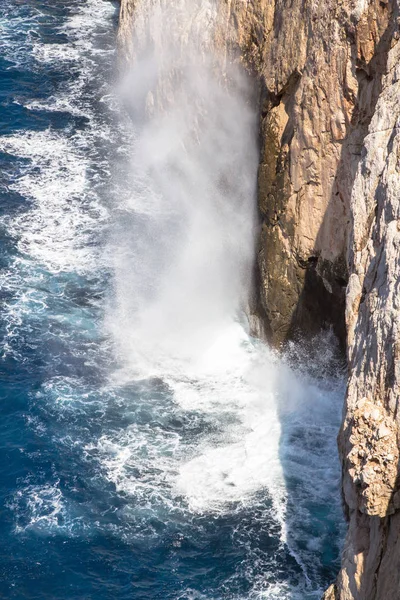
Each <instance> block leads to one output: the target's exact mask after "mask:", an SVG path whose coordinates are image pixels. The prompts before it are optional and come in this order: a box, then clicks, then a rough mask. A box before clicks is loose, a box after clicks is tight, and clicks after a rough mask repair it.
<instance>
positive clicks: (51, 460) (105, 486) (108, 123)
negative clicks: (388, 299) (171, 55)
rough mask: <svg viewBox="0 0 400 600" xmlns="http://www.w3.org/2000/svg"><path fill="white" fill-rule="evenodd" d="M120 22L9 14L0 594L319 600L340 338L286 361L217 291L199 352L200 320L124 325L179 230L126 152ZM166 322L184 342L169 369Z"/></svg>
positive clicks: (332, 480) (4, 104)
mask: <svg viewBox="0 0 400 600" xmlns="http://www.w3.org/2000/svg"><path fill="white" fill-rule="evenodd" d="M117 17H118V5H117V3H116V2H110V1H108V0H59V1H57V2H50V0H23V1H22V0H2V2H1V5H0V39H1V46H0V71H1V73H0V75H1V76H0V163H1V164H0V194H1V196H0V197H1V201H0V242H1V253H0V340H1V341H0V398H1V413H2V414H1V419H0V445H1V449H2V461H1V477H0V494H1V521H0V527H1V531H0V535H1V540H2V544H1V550H0V597H1V598H5V599H21V600H22V599H29V600H34V599H38V600H39V599H40V600H44V599H52V600H54V599H58V600H62V599H66V600H67V599H68V600H74V599H76V600H78V599H79V600H88V599H91V598H93V599H96V600H103V599H104V600H111V599H121V600H122V599H132V598H137V599H139V600H142V599H143V600H147V599H149V600H150V599H151V600H156V599H159V600H169V599H170V600H173V599H176V600H178V599H181V600H189V599H190V600H196V599H198V600H200V599H201V600H223V599H226V600H250V599H261V598H263V599H268V600H311V599H317V598H319V597H320V595H321V591H322V590H323V589H324V588H325V587H326V586H327V585H328V584H329V583H330V582H331V580H332V579H333V578H334V576H335V572H336V570H337V567H338V556H339V548H340V544H341V540H342V536H343V522H342V515H341V507H340V494H339V476H340V474H339V464H338V459H337V450H336V433H337V430H338V427H339V422H340V415H341V404H342V399H343V393H344V389H343V376H342V373H341V370H340V361H339V360H338V359H337V357H336V349H335V341H334V340H333V338H332V337H331V336H329V335H325V336H321V337H320V338H318V339H316V340H314V343H313V345H312V347H311V348H310V347H308V348H305V347H302V346H301V345H297V346H296V345H292V346H291V347H290V348H289V349H288V352H287V353H286V355H285V356H284V357H278V356H276V355H275V354H274V353H273V352H272V351H271V350H269V349H268V348H267V347H265V346H263V345H262V344H261V343H260V342H258V341H257V340H255V339H253V338H251V337H250V336H249V334H248V333H247V328H246V324H245V319H244V318H243V317H241V316H240V315H236V316H235V318H231V317H230V316H229V318H226V319H224V318H221V315H220V314H219V313H215V314H214V313H212V311H211V308H212V306H214V303H212V306H211V307H210V305H209V303H207V302H206V300H207V298H205V299H203V300H202V303H201V304H200V306H202V307H203V308H202V310H203V316H204V315H205V316H207V320H208V321H210V322H211V323H212V328H211V327H207V322H206V321H207V320H205V321H204V322H202V323H201V327H200V328H199V331H200V332H201V336H200V335H197V337H195V339H196V347H197V348H200V349H201V351H199V352H197V353H196V354H195V355H193V353H191V352H189V351H188V349H189V350H191V348H192V346H193V339H194V338H193V336H194V333H193V331H192V330H191V328H190V324H191V322H192V321H191V319H192V318H193V315H192V314H191V312H190V311H188V313H187V314H186V313H185V314H182V313H181V312H180V313H179V314H178V315H177V314H175V312H168V314H166V313H164V312H162V311H161V312H160V311H159V310H158V312H156V311H153V312H152V311H147V312H146V318H144V319H142V321H143V322H145V323H146V324H147V325H146V327H147V329H146V331H145V333H144V334H143V332H142V333H141V335H140V336H139V335H136V332H135V331H134V332H132V331H131V330H130V328H129V323H130V322H131V321H132V320H133V321H134V319H133V317H132V314H133V312H135V311H136V312H137V311H138V310H139V311H140V310H141V307H143V297H146V298H147V297H148V296H149V297H152V296H154V295H155V294H159V293H160V290H157V289H156V290H155V289H154V279H156V278H155V277H154V273H157V269H159V268H161V267H160V262H161V263H162V260H161V259H160V256H159V253H157V252H155V251H154V252H152V250H151V249H152V248H155V247H158V246H157V244H155V241H154V240H155V239H156V238H157V239H158V237H160V236H161V237H163V235H164V234H165V235H164V237H165V238H166V237H167V235H166V232H168V231H169V230H168V227H169V226H170V224H171V223H170V222H171V215H170V214H169V213H168V214H167V216H166V217H165V219H164V220H162V221H161V222H160V219H159V215H160V212H162V209H163V208H165V207H164V205H163V204H162V202H161V203H160V198H155V197H152V202H149V201H148V197H147V195H146V193H147V192H146V190H147V189H148V188H147V187H146V185H147V183H148V182H147V183H146V182H145V181H144V180H143V178H142V174H141V173H140V172H139V173H138V172H137V170H138V169H140V161H138V160H136V159H135V160H133V159H132V156H134V155H135V148H136V149H137V136H138V133H137V131H136V130H135V128H134V127H133V126H132V125H131V122H130V119H129V117H128V115H126V114H125V112H124V108H123V105H122V104H121V101H120V96H121V94H120V93H119V92H118V90H119V89H120V85H119V83H118V81H117V77H116V29H117ZM122 95H123V94H122ZM217 141H218V140H217ZM213 143H216V142H215V141H214V142H213ZM132 172H133V175H134V177H133V179H132ZM146 177H148V173H147V175H146ZM133 180H134V181H135V182H136V183H135V185H134V186H132V181H133ZM138 181H139V182H140V184H141V185H142V187H140V185H138ZM196 185H197V184H196ZM201 211H202V208H201V206H200V209H199V214H200V217H201V216H202V212H201ZM221 211H222V212H221V214H222V217H223V219H226V214H225V213H224V211H223V210H222V209H221ZM167 212H168V211H167ZM155 213H157V215H158V216H157V218H156V217H155ZM172 221H174V219H172ZM166 223H167V224H168V227H166V225H165V224H166ZM218 223H220V222H219V221H218V220H217V224H218ZM195 224H196V226H195V227H194V228H193V229H191V233H192V234H193V235H195V234H196V235H198V232H200V233H201V232H202V231H203V229H202V228H204V227H206V228H209V226H210V221H209V220H207V219H206V220H205V222H203V220H202V219H201V218H199V219H196V221H195ZM213 224H214V225H215V221H213ZM139 232H141V233H139ZM143 232H144V233H143ZM160 232H161V233H160ZM178 238H179V235H178ZM200 238H201V236H200ZM165 243H166V242H165V240H164V246H163V248H164V249H165V247H166V246H165ZM227 243H229V240H228V242H227ZM191 248H192V246H191ZM196 248H197V246H196ZM205 250H206V249H205V248H203V247H200V255H203V254H204V252H205ZM219 251H220V253H221V256H223V252H222V250H220V249H219V248H217V247H213V256H214V257H215V256H219V255H218V252H219ZM171 252H172V254H173V251H172V250H171ZM167 255H168V256H169V257H170V256H171V254H168V253H167ZM198 256H199V253H198V252H197V251H196V254H195V256H194V257H193V256H192V255H191V254H189V258H190V260H194V259H196V260H197V259H198ZM221 261H222V259H221ZM221 261H220V262H221ZM222 262H223V261H222ZM191 264H193V263H191ZM194 264H195V265H197V263H196V262H195V263H194ZM178 267H179V268H178ZM178 267H177V269H176V271H177V274H176V276H177V277H178V278H179V276H180V275H181V274H182V273H186V271H185V265H182V264H180V263H179V264H178ZM198 268H199V271H196V273H201V274H202V278H204V277H206V276H207V274H209V273H210V272H211V273H212V274H213V279H212V281H213V287H215V280H216V278H217V276H218V273H217V272H216V273H214V271H213V269H212V268H211V267H210V265H208V266H207V268H203V267H202V264H201V263H200V262H199V263H198ZM153 269H154V271H153ZM202 269H203V270H202ZM131 272H134V274H135V276H134V277H133V276H131ZM138 279H141V280H143V281H145V282H146V285H145V286H144V288H145V289H144V290H143V289H140V290H139V289H138V287H137V282H138ZM190 284H191V286H192V288H193V290H194V292H193V293H194V294H195V295H196V297H197V296H198V288H197V287H196V285H197V278H196V277H195V278H194V279H193V281H192V280H190ZM222 288H223V289H225V283H224V286H222ZM162 292H163V294H164V295H163V298H165V297H167V298H168V300H169V301H170V304H173V305H174V306H176V305H179V306H180V304H179V302H181V297H180V295H179V293H177V292H176V289H174V291H173V293H172V292H171V291H170V290H168V294H167V291H166V290H165V289H163V290H162ZM186 292H187V289H185V293H186ZM146 294H147V296H146ZM205 296H207V294H205ZM139 297H140V300H141V302H142V303H140V302H139V301H138V300H137V299H138V298H139ZM156 306H159V305H157V304H156ZM162 306H164V307H165V306H166V304H165V302H164V304H163V305H162ZM210 311H211V312H210ZM135 314H136V313H135ZM210 315H212V316H213V319H211V320H210V319H208V317H210ZM165 320H167V321H170V322H173V323H174V328H173V329H174V331H175V330H176V328H177V327H178V325H179V322H180V321H182V322H183V323H185V324H187V325H188V329H187V333H186V334H185V335H183V336H182V334H181V335H180V336H178V337H176V336H175V337H173V345H172V346H171V345H169V344H166V345H165V344H164V345H163V344H162V343H161V344H160V347H161V350H160V352H159V353H156V354H155V353H154V344H150V342H149V340H150V339H152V336H153V337H154V335H155V336H156V337H157V336H159V337H163V340H162V341H164V339H166V333H165V332H166V330H165V329H164V328H163V327H164V321H165ZM149 322H151V323H153V324H154V330H155V332H154V331H152V330H151V328H150V329H149V325H148V323H149ZM184 331H186V330H184ZM160 332H161V334H160ZM164 334H165V335H164ZM146 336H147V337H146ZM177 344H179V345H181V346H183V347H184V352H178V353H176V352H175V351H171V348H174V350H175V349H176V347H177ZM127 356H128V357H129V360H127Z"/></svg>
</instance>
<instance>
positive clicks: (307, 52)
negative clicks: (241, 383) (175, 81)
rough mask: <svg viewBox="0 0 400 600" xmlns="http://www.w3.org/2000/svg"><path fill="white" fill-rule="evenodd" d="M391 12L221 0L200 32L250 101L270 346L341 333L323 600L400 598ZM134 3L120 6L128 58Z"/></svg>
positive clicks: (358, 0) (383, 5) (328, 2)
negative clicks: (345, 369)
mask: <svg viewBox="0 0 400 600" xmlns="http://www.w3.org/2000/svg"><path fill="white" fill-rule="evenodd" d="M141 1H143V0H141ZM193 1H194V2H195V1H197V0H193ZM198 1H200V0H198ZM398 2H399V0H321V1H320V2H313V1H311V0H290V1H289V0H249V1H247V2H243V0H220V2H219V4H218V18H217V19H215V20H214V21H213V26H212V28H213V43H214V44H215V45H216V47H217V48H218V49H219V52H220V54H221V55H229V56H230V58H231V59H235V60H240V61H242V62H243V63H244V64H245V65H246V68H247V69H248V70H249V71H250V72H251V73H252V74H253V75H254V77H255V81H256V84H257V86H258V88H259V92H260V100H259V106H260V145H261V147H260V167H259V181H258V200H259V209H260V215H261V231H260V236H259V245H258V273H257V282H258V288H259V302H258V303H256V304H257V307H256V309H257V311H258V313H259V316H261V318H262V319H263V321H264V323H265V326H266V330H267V333H268V337H269V339H270V340H271V341H272V343H273V344H275V345H277V346H279V345H280V344H281V343H282V342H284V341H285V340H286V339H287V338H288V337H291V336H293V335H295V334H296V332H297V331H299V332H302V333H307V334H312V333H314V332H315V331H317V330H318V329H319V328H320V327H321V326H323V325H328V324H332V325H333V327H334V329H335V331H336V333H337V334H338V335H339V337H340V338H341V339H342V340H344V339H345V337H346V333H345V328H346V329H347V353H348V363H349V383H348V389H347V394H346V402H345V411H344V421H343V426H342V429H341V432H340V435H339V449H340V455H341V459H342V464H343V501H344V506H345V511H346V515H347V517H348V520H349V529H348V534H347V538H346V544H345V549H344V553H343V560H342V568H341V571H340V574H339V577H338V580H337V582H336V583H335V584H333V585H332V586H331V587H330V588H329V589H328V590H327V592H326V594H325V596H324V597H325V599H327V600H333V599H335V600H338V599H339V600H395V599H396V600H398V599H399V598H400V545H399V542H398V537H399V534H400V480H399V423H398V419H399V417H398V410H397V402H398V397H399V394H400V389H399V385H400V295H399V290H398V287H399V285H400V284H399V282H400V145H399V144H400V138H399V131H400V45H399V44H398V39H399V22H400V21H399V5H398ZM134 8H135V2H134V1H133V0H122V7H121V26H120V45H121V47H123V49H124V52H125V53H126V54H131V53H132V44H131V43H130V41H131V34H130V32H131V31H132V19H133V17H134ZM346 286H347V291H346Z"/></svg>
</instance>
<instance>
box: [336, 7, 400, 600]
mask: <svg viewBox="0 0 400 600" xmlns="http://www.w3.org/2000/svg"><path fill="white" fill-rule="evenodd" d="M388 8H391V10H392V13H391V18H390V21H389V23H388V27H387V29H386V33H385V37H381V39H380V40H379V42H378V46H379V45H380V49H379V50H380V51H381V52H382V54H381V55H380V56H379V55H377V51H376V50H375V54H374V58H373V59H372V60H375V65H376V68H377V67H378V65H379V70H376V71H375V72H372V73H370V78H371V81H374V83H375V85H374V87H373V88H372V87H371V82H370V94H368V95H366V98H367V99H368V101H369V103H370V105H372V107H373V109H374V110H373V114H372V117H371V119H370V122H369V126H368V131H367V134H366V136H365V138H364V141H363V147H362V150H361V157H360V161H359V164H358V169H357V174H356V177H355V181H354V185H353V189H352V195H351V212H352V221H353V225H352V235H351V246H350V272H351V275H350V280H349V286H348V292H347V302H346V324H347V330H348V361H349V383H348V390H347V396H346V403H345V415H344V422H343V427H342V430H341V432H340V436H339V449H340V454H341V458H342V462H343V496H344V502H345V507H346V510H347V513H348V518H349V530H348V534H347V538H346V544H345V550H344V553H343V559H342V570H341V572H340V575H339V578H338V582H337V597H338V598H340V600H350V599H351V600H353V599H357V600H373V599H374V600H375V599H376V600H395V599H396V600H397V599H398V598H400V547H399V544H398V539H399V534H400V512H399V509H400V482H399V431H398V429H399V420H398V419H399V417H398V399H399V395H400V363H399V357H400V353H399V349H400V330H399V325H400V300H399V299H400V296H399V289H398V288H399V284H400V44H399V43H398V39H399V27H398V25H399V5H398V3H397V2H396V3H394V4H393V5H392V7H390V6H389V7H388ZM371 62H372V61H371Z"/></svg>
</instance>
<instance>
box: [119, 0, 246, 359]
mask: <svg viewBox="0 0 400 600" xmlns="http://www.w3.org/2000/svg"><path fill="white" fill-rule="evenodd" d="M216 15H217V10H216V6H215V4H213V3H212V2H207V1H204V0H180V1H177V2H164V1H162V0H159V1H157V2H154V1H153V2H146V3H143V2H142V4H141V5H140V4H139V5H138V7H137V14H136V19H135V31H134V48H135V60H134V64H133V65H132V68H131V69H130V72H129V73H128V75H127V76H126V77H125V79H124V81H123V84H122V86H121V88H122V93H123V97H124V101H125V104H126V105H127V106H128V110H129V112H130V114H131V118H132V120H133V123H134V127H135V141H134V143H133V158H132V161H131V165H130V174H129V182H128V187H129V189H130V196H129V198H127V199H126V200H125V202H124V205H123V219H121V223H120V227H119V229H118V242H117V244H116V247H117V248H118V252H117V253H116V261H115V262H116V286H115V287H116V299H117V310H116V311H115V315H114V323H113V328H114V329H115V328H116V329H117V332H116V334H117V335H116V337H117V339H118V340H119V341H121V343H122V351H123V353H124V354H125V355H126V356H128V357H129V356H132V358H133V357H135V358H134V361H136V360H137V353H138V351H140V352H141V354H142V355H143V354H144V355H146V354H147V355H148V356H150V357H151V358H152V359H154V357H155V356H158V357H161V356H169V357H172V356H180V357H182V358H191V357H193V356H199V355H200V354H201V353H202V351H203V350H205V348H206V347H207V346H209V345H210V342H211V343H212V340H213V339H214V338H215V336H216V335H218V331H219V330H220V328H221V327H224V326H226V323H227V322H231V321H232V319H235V318H236V317H237V314H238V311H239V309H240V307H241V305H243V304H244V302H245V301H246V300H247V295H248V288H249V284H250V273H251V269H252V260H253V255H254V239H253V230H254V215H255V206H256V202H255V182H256V169H257V163H258V161H257V144H256V118H255V112H254V111H253V110H252V107H251V100H250V97H251V93H250V86H249V84H248V80H247V79H246V77H245V76H244V75H243V73H241V72H240V71H239V68H238V67H237V66H236V67H233V66H228V67H227V66H226V65H225V66H223V61H222V60H220V59H219V57H218V55H217V52H216V51H215V49H214V47H213V41H212V40H213V29H214V27H215V24H216V18H217V17H216Z"/></svg>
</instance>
